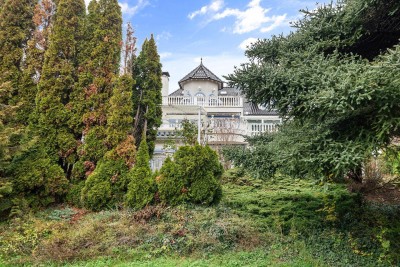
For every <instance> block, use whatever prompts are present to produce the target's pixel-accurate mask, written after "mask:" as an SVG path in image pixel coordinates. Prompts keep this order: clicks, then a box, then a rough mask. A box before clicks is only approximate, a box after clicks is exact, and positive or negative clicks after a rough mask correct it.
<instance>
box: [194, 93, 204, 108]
mask: <svg viewBox="0 0 400 267" xmlns="http://www.w3.org/2000/svg"><path fill="white" fill-rule="evenodd" d="M195 99H196V103H197V105H199V106H203V105H204V102H205V100H206V96H205V95H204V94H203V93H197V94H196V95H195Z"/></svg>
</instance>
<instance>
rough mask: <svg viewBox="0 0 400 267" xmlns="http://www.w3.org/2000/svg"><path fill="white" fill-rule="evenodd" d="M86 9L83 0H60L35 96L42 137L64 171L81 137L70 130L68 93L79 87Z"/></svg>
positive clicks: (74, 158) (69, 96)
mask: <svg viewBox="0 0 400 267" xmlns="http://www.w3.org/2000/svg"><path fill="white" fill-rule="evenodd" d="M85 10H86V7H85V3H84V1H83V0H79V1H75V0H60V1H59V3H58V6H57V14H56V17H55V20H54V26H53V29H52V32H51V35H50V45H49V48H48V50H47V51H46V53H45V58H44V65H43V70H42V76H41V79H40V82H39V87H38V94H37V97H36V104H37V106H36V112H37V117H38V122H37V125H38V131H39V134H40V137H41V140H42V141H43V143H44V144H46V148H47V152H48V153H49V155H50V156H51V157H52V158H54V159H55V160H59V161H60V163H61V165H62V167H63V169H64V170H65V171H66V172H67V174H69V172H70V170H71V166H72V164H73V163H74V162H75V160H76V154H75V151H76V147H77V140H79V139H80V133H79V132H78V131H76V130H75V129H71V127H70V124H69V121H70V119H71V117H72V110H73V103H71V94H73V93H74V92H75V91H76V90H79V88H77V87H76V82H77V75H78V73H77V69H78V66H79V61H78V59H79V52H80V50H81V46H82V45H83V44H82V42H81V41H82V34H83V31H82V27H83V20H84V16H85ZM74 130H75V131H74Z"/></svg>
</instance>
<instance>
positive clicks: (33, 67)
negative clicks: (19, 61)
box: [18, 0, 55, 124]
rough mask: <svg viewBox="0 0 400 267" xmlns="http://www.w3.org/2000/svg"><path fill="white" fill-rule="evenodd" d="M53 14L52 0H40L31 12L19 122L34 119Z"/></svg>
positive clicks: (20, 97) (27, 121) (20, 94)
mask: <svg viewBox="0 0 400 267" xmlns="http://www.w3.org/2000/svg"><path fill="white" fill-rule="evenodd" d="M54 14H55V4H54V2H53V1H52V0H41V1H39V3H37V4H36V6H35V9H34V14H33V24H34V29H33V31H32V33H31V36H30V39H29V41H28V43H27V47H26V50H25V58H26V60H25V62H24V63H25V64H24V71H23V77H22V82H21V90H20V93H19V99H20V101H21V108H20V110H19V112H18V120H19V121H20V122H21V123H25V124H27V123H29V122H33V123H35V122H34V121H32V120H34V117H33V115H34V110H35V101H34V99H35V97H36V93H37V83H38V82H39V79H40V76H41V73H42V67H43V62H44V54H45V52H46V51H47V48H48V46H49V34H50V31H51V26H52V22H53V17H54Z"/></svg>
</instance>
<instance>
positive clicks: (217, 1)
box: [188, 0, 224, 19]
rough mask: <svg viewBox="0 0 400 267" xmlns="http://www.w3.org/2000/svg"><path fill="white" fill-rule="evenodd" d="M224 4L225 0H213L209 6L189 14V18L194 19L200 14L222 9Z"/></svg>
mask: <svg viewBox="0 0 400 267" xmlns="http://www.w3.org/2000/svg"><path fill="white" fill-rule="evenodd" d="M223 6H224V0H212V1H211V3H210V4H209V5H207V6H203V7H202V8H200V9H199V10H196V11H194V12H192V13H190V14H189V15H188V18H189V19H194V18H195V17H196V16H198V15H205V14H207V13H209V12H211V13H215V12H218V11H219V10H221V8H222V7H223Z"/></svg>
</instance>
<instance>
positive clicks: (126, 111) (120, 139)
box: [106, 75, 136, 167]
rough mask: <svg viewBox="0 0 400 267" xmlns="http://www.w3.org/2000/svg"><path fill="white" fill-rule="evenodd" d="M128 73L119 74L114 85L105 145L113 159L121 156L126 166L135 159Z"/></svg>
mask: <svg viewBox="0 0 400 267" xmlns="http://www.w3.org/2000/svg"><path fill="white" fill-rule="evenodd" d="M133 83H134V81H133V79H132V77H131V76H130V75H123V76H121V77H120V78H119V79H118V81H117V83H116V84H115V86H114V90H113V94H112V96H111V99H110V108H109V112H108V116H107V130H106V134H107V139H106V142H107V145H108V146H109V147H111V148H112V150H111V151H110V152H109V153H108V154H109V157H111V158H114V159H119V158H122V159H124V160H125V163H126V164H127V166H129V167H132V166H133V164H134V161H135V154H136V147H135V140H134V137H133V136H132V124H133V116H132V115H133V114H132V86H133Z"/></svg>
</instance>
